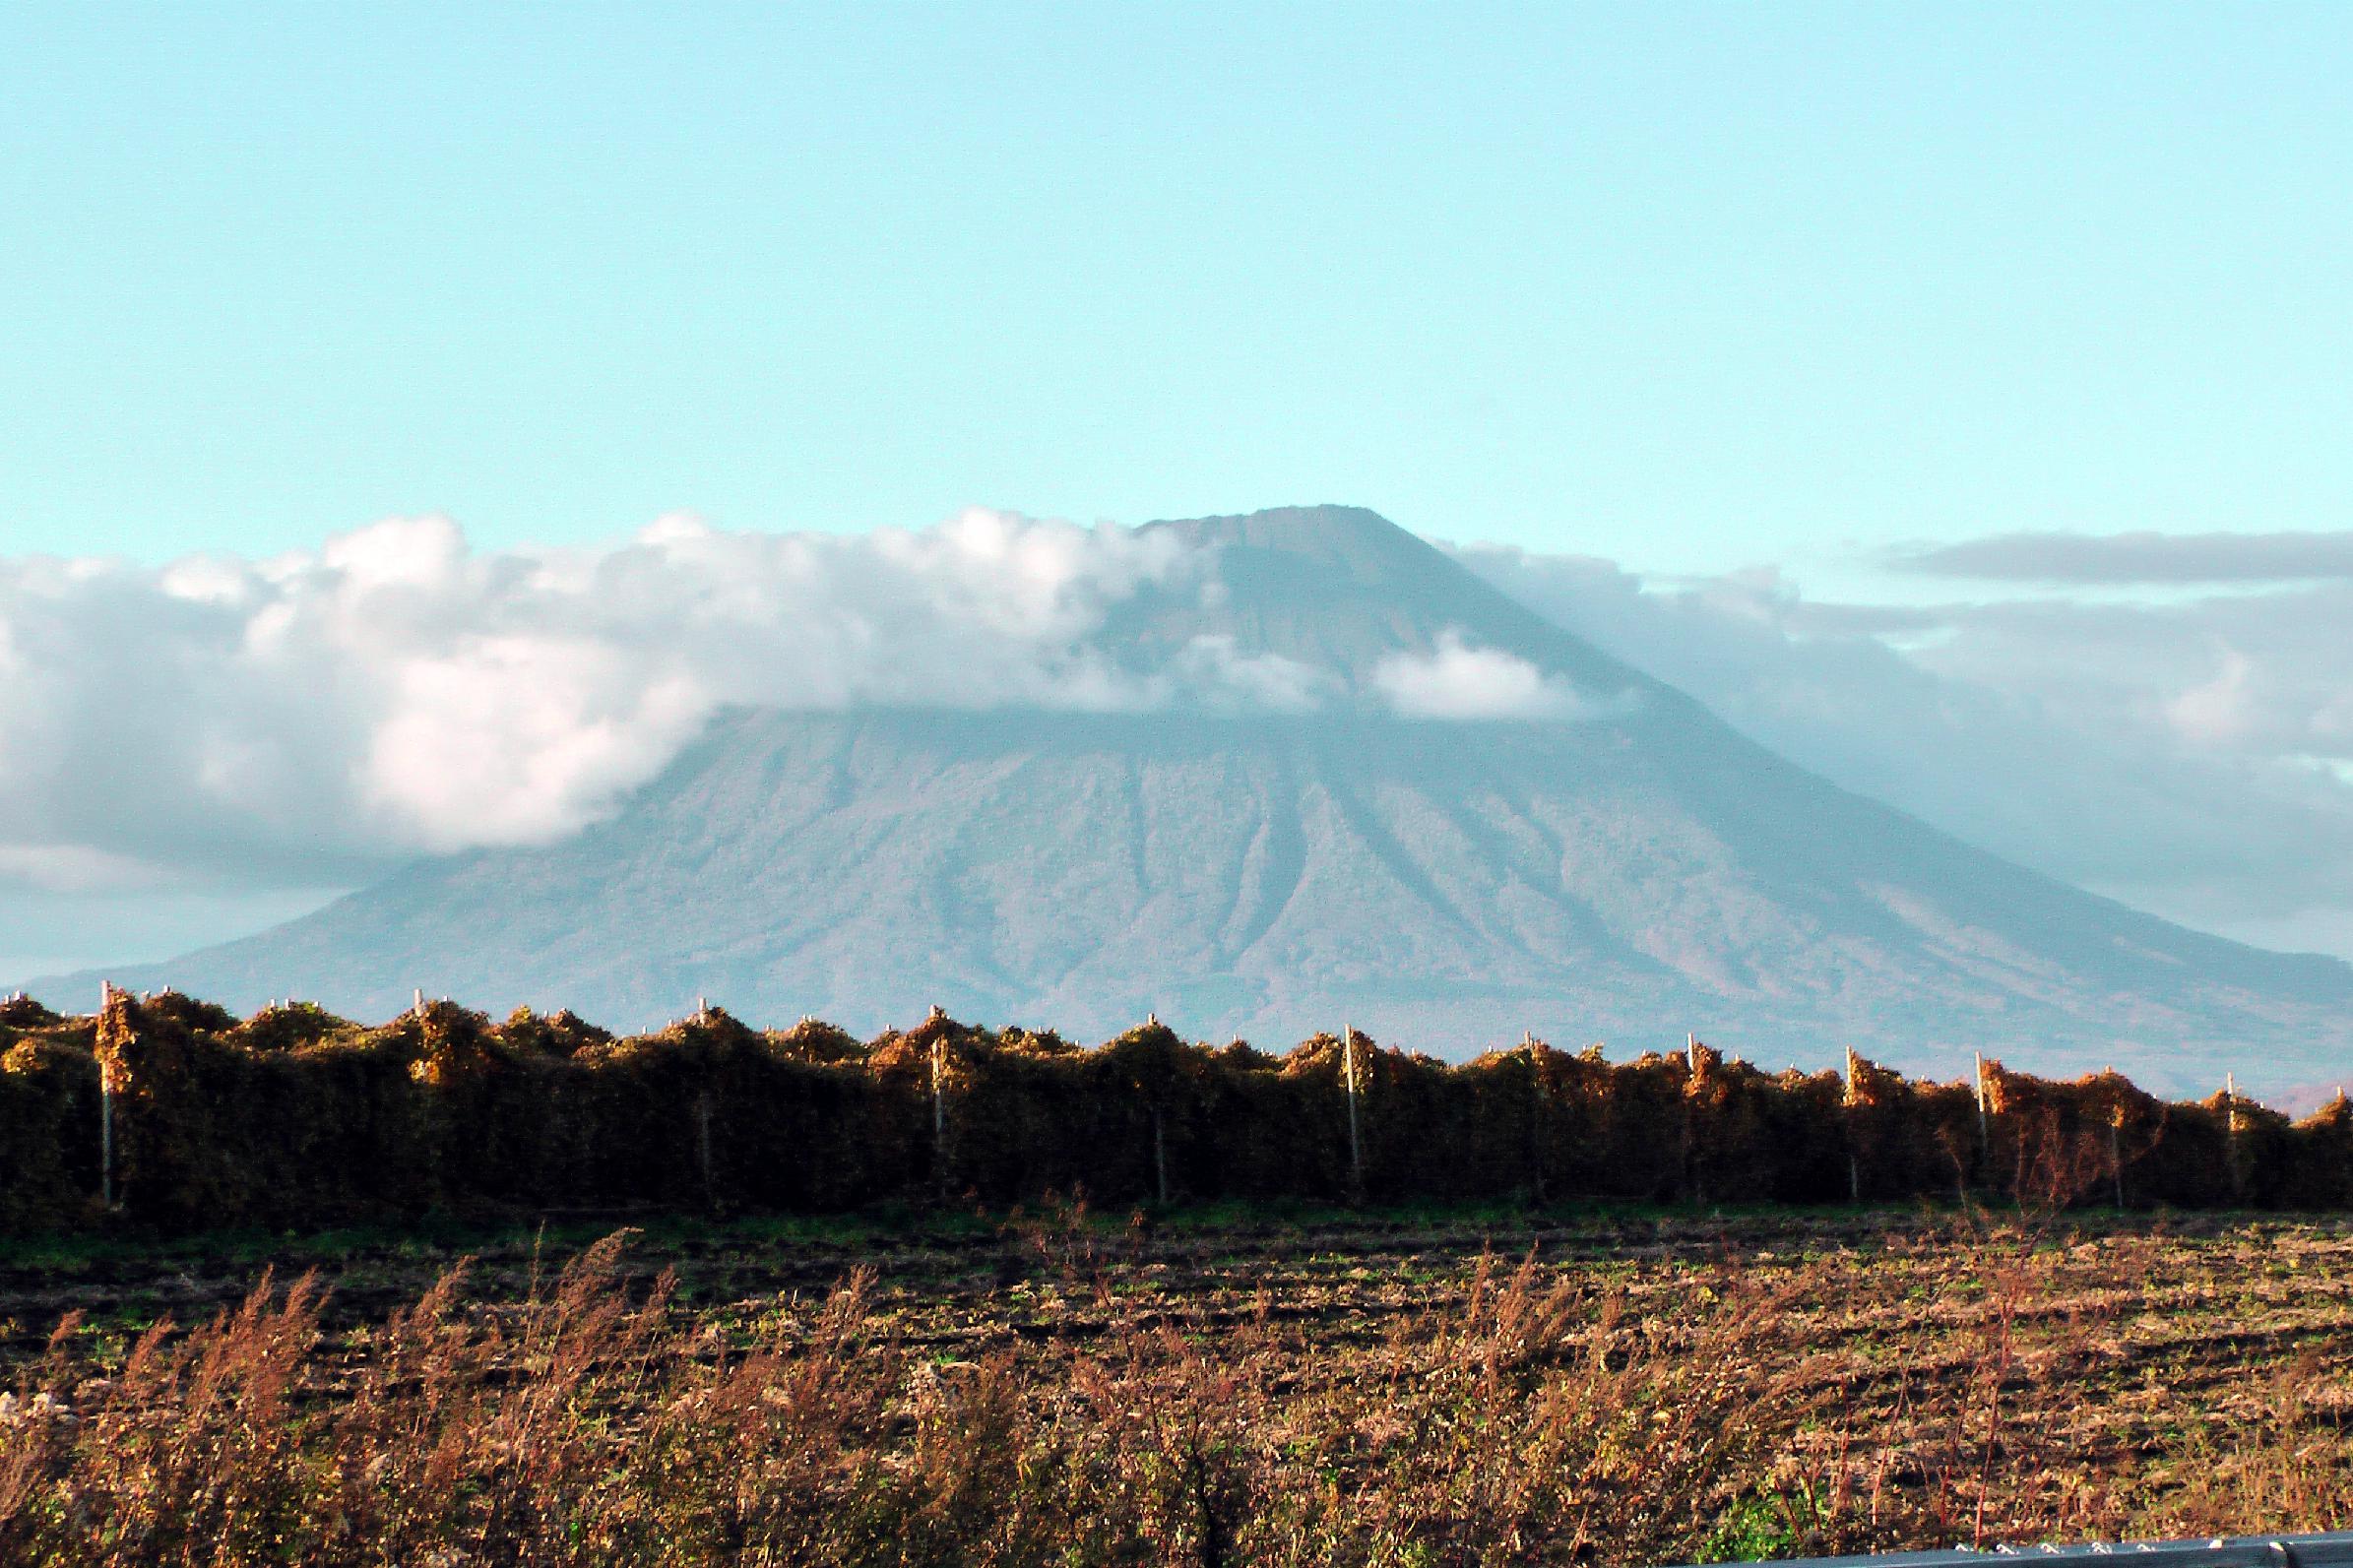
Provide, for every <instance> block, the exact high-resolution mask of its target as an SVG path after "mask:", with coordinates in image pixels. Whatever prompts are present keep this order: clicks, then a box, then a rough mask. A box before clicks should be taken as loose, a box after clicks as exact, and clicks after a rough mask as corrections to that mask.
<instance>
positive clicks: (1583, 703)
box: [1372, 630, 1607, 720]
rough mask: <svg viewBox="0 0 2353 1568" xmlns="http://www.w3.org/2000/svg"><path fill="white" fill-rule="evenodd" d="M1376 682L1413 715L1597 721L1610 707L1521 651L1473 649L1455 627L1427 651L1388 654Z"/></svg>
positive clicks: (1395, 705) (1392, 703) (1394, 705)
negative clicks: (1580, 690) (1423, 652)
mask: <svg viewBox="0 0 2353 1568" xmlns="http://www.w3.org/2000/svg"><path fill="white" fill-rule="evenodd" d="M1372 686H1373V689H1374V691H1376V692H1377V693H1378V694H1379V695H1380V696H1381V698H1382V699H1383V700H1384V701H1385V702H1387V704H1388V705H1389V707H1390V708H1391V709H1393V710H1394V711H1395V712H1396V713H1398V714H1399V715H1401V716H1402V717H1404V718H1407V719H1457V720H1477V719H1550V720H1574V719H1591V718H1595V717H1598V716H1599V715H1600V714H1601V713H1603V712H1604V711H1605V710H1606V707H1607V705H1604V704H1600V703H1596V702H1594V701H1592V700H1591V699H1588V698H1587V697H1585V696H1584V695H1583V694H1582V693H1580V692H1579V691H1578V690H1577V689H1576V688H1575V687H1574V686H1572V685H1570V684H1569V683H1568V682H1567V681H1565V680H1563V679H1561V678H1560V677H1559V676H1558V675H1548V674H1546V673H1545V672H1544V671H1543V670H1541V669H1539V668H1537V667H1536V666H1535V665H1534V664H1531V663H1529V662H1528V661H1527V660H1526V659H1521V658H1519V657H1518V656H1517V655H1515V654H1508V653H1505V652H1504V651H1502V650H1501V649H1496V648H1473V647H1471V646H1470V645H1469V644H1467V643H1465V642H1464V641H1463V638H1462V634H1461V633H1460V632H1457V631H1452V630H1449V631H1446V632H1444V633H1441V634H1440V635H1439V637H1438V640H1437V646H1436V647H1435V648H1433V649H1431V651H1430V652H1429V653H1427V654H1407V653H1397V654H1389V655H1386V656H1384V657H1383V658H1382V659H1380V660H1379V662H1377V663H1376V664H1375V665H1374V666H1373V669H1372Z"/></svg>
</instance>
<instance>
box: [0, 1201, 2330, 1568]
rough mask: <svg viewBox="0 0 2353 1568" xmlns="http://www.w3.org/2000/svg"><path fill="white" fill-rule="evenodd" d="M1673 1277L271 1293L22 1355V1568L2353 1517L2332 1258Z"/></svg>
mask: <svg viewBox="0 0 2353 1568" xmlns="http://www.w3.org/2000/svg"><path fill="white" fill-rule="evenodd" d="M1658 1234H1659V1235H1660V1236H1663V1237H1664V1238H1665V1239H1664V1240H1661V1241H1658V1242H1656V1243H1641V1242H1638V1241H1626V1238H1621V1240H1622V1242H1625V1243H1626V1244H1621V1245H1615V1246H1613V1247H1611V1248H1608V1249H1604V1248H1602V1247H1600V1246H1598V1245H1592V1244H1588V1243H1589V1241H1590V1238H1588V1240H1587V1242H1579V1243H1575V1244H1563V1242H1562V1241H1561V1239H1560V1238H1558V1237H1557V1236H1544V1235H1539V1236H1537V1237H1535V1238H1534V1240H1533V1241H1531V1242H1530V1243H1529V1245H1528V1247H1527V1250H1526V1253H1525V1255H1524V1256H1521V1257H1520V1258H1519V1261H1516V1262H1515V1261H1509V1260H1508V1255H1506V1256H1505V1257H1498V1255H1497V1254H1496V1253H1495V1252H1494V1251H1493V1250H1489V1249H1487V1248H1486V1247H1484V1246H1482V1247H1480V1248H1478V1249H1476V1250H1473V1249H1471V1248H1468V1247H1464V1246H1460V1245H1456V1244H1455V1243H1456V1242H1458V1241H1460V1240H1461V1239H1462V1238H1460V1237H1455V1238H1451V1239H1448V1238H1444V1237H1436V1238H1433V1237H1432V1236H1431V1235H1429V1234H1405V1235H1398V1234H1393V1233H1391V1234H1387V1235H1385V1236H1384V1235H1382V1234H1378V1233H1370V1234H1367V1235H1353V1234H1348V1235H1343V1236H1341V1237H1340V1238H1338V1239H1337V1240H1336V1239H1335V1237H1333V1236H1331V1235H1321V1236H1303V1237H1299V1238H1295V1245H1294V1247H1293V1249H1292V1253H1291V1255H1289V1256H1286V1255H1284V1254H1283V1253H1282V1252H1281V1250H1280V1249H1279V1248H1277V1249H1272V1250H1267V1249H1260V1255H1258V1256H1256V1257H1253V1256H1251V1255H1250V1254H1251V1249H1250V1247H1248V1246H1238V1247H1236V1249H1235V1255H1233V1256H1227V1255H1226V1254H1225V1253H1223V1252H1221V1251H1220V1248H1221V1247H1223V1246H1226V1245H1227V1244H1228V1243H1231V1242H1235V1241H1236V1240H1237V1238H1234V1237H1218V1236H1215V1235H1211V1236H1206V1237H1204V1236H1198V1235H1196V1236H1194V1237H1191V1238H1189V1239H1188V1240H1187V1241H1185V1243H1184V1244H1183V1245H1182V1246H1176V1245H1172V1244H1171V1243H1170V1242H1169V1241H1168V1240H1167V1238H1165V1237H1157V1236H1155V1235H1154V1234H1152V1233H1150V1232H1148V1231H1146V1230H1141V1229H1138V1230H1134V1231H1129V1232H1122V1231H1119V1230H1116V1229H1109V1230H1107V1229H1105V1228H1103V1227H1101V1226H1098V1225H1094V1224H1091V1223H1087V1222H1086V1221H1085V1219H1084V1217H1083V1216H1080V1215H1077V1214H1063V1215H1058V1216H1055V1217H1052V1218H1051V1219H1049V1221H1047V1222H1044V1223H1032V1224H1028V1225H1025V1226H1022V1227H1020V1228H1019V1230H1018V1231H1016V1232H1014V1233H1010V1234H1008V1235H1007V1236H1005V1237H1004V1238H1002V1239H1001V1240H1000V1241H996V1242H992V1243H991V1244H990V1245H989V1246H988V1247H986V1248H980V1249H976V1248H971V1247H963V1248H950V1247H942V1248H941V1249H940V1250H939V1255H938V1256H936V1257H928V1258H927V1259H926V1261H924V1262H923V1264H922V1267H921V1268H916V1267H913V1266H911V1265H910V1264H909V1263H908V1260H907V1258H905V1257H898V1258H889V1257H885V1258H883V1260H882V1261H883V1262H884V1264H885V1265H886V1267H885V1268H883V1269H880V1270H875V1269H868V1268H863V1267H855V1266H854V1267H852V1268H850V1269H849V1270H848V1271H847V1272H846V1273H845V1274H843V1275H842V1276H841V1277H840V1279H839V1281H838V1283H837V1284H835V1285H834V1286H832V1287H831V1288H828V1289H824V1290H821V1291H812V1292H807V1293H798V1292H795V1291H791V1290H787V1291H781V1292H780V1291H770V1292H766V1293H753V1294H750V1295H744V1296H740V1297H738V1298H735V1299H731V1300H711V1301H708V1302H703V1303H700V1304H689V1303H686V1302H684V1301H682V1300H681V1293H682V1288H683V1289H684V1290H693V1289H695V1286H692V1285H689V1286H685V1287H681V1286H680V1284H679V1277H677V1276H673V1275H672V1274H670V1273H668V1272H664V1273H662V1274H659V1275H654V1276H651V1277H649V1276H647V1275H646V1274H644V1273H643V1272H640V1271H637V1270H635V1269H634V1268H633V1266H632V1265H631V1263H630V1261H629V1248H628V1246H627V1240H626V1237H624V1236H615V1237H612V1238H608V1239H607V1240H605V1241H603V1242H601V1243H598V1244H597V1245H594V1246H591V1247H589V1248H587V1249H586V1250H584V1251H582V1252H581V1253H580V1254H578V1255H577V1256H575V1257H574V1258H572V1259H571V1260H570V1261H569V1262H568V1263H566V1264H564V1265H563V1267H561V1268H560V1269H557V1270H553V1271H550V1272H541V1271H540V1270H538V1269H536V1267H533V1266H532V1265H531V1264H530V1262H529V1261H528V1260H522V1261H519V1263H518V1266H517V1268H516V1269H515V1270H514V1271H513V1272H512V1274H511V1276H510V1275H506V1274H501V1273H499V1271H498V1270H497V1268H496V1266H495V1264H485V1265H484V1268H483V1270H482V1272H481V1273H479V1274H469V1273H468V1271H467V1270H465V1269H464V1268H451V1269H449V1270H448V1271H447V1272H445V1273H443V1274H442V1275H441V1277H440V1278H439V1279H438V1280H437V1281H436V1282H434V1283H433V1284H431V1285H430V1286H429V1287H427V1288H425V1289H423V1290H422V1291H421V1292H416V1293H413V1297H412V1299H410V1300H408V1301H407V1302H405V1303H404V1304H401V1305H399V1306H398V1307H397V1308H395V1309H393V1310H390V1311H389V1312H380V1313H376V1314H373V1315H359V1316H352V1315H349V1314H346V1313H344V1312H342V1311H341V1309H340V1307H339V1301H338V1297H337V1295H336V1293H335V1292H331V1291H329V1290H328V1289H326V1288H325V1287H324V1286H322V1284H321V1282H320V1281H319V1280H318V1279H317V1278H315V1277H310V1276H305V1277H303V1278H301V1279H299V1280H296V1281H295V1282H293V1283H292V1284H291V1285H286V1284H283V1283H281V1282H280V1281H278V1280H276V1279H273V1278H268V1277H265V1278H263V1279H262V1280H261V1281H259V1282H258V1283H257V1284H255V1285H254V1286H253V1287H252V1288H251V1289H250V1290H249V1292H248V1293H247V1294H246V1295H245V1297H244V1299H243V1301H242V1302H241V1304H238V1305H236V1306H234V1307H233V1308H231V1309H228V1310H223V1312H221V1313H220V1314H218V1315H217V1316H214V1317H212V1318H210V1319H209V1320H207V1321H203V1322H201V1323H198V1324H196V1325H195V1326H193V1327H188V1328H180V1327H175V1326H173V1325H172V1324H171V1323H170V1322H168V1321H159V1322H156V1323H154V1324H153V1325H151V1326H149V1327H147V1328H146V1329H145V1330H144V1331H142V1332H139V1333H137V1334H135V1335H133V1336H130V1337H127V1338H121V1339H117V1338H115V1337H113V1336H110V1335H107V1334H99V1333H94V1332H91V1331H90V1330H89V1329H88V1328H87V1327H86V1326H84V1325H83V1324H81V1323H79V1322H78V1321H76V1320H73V1319H69V1320H68V1321H66V1322H65V1323H64V1324H62V1325H60V1326H59V1328H58V1330H57V1332H56V1333H55V1334H53V1335H50V1336H49V1337H48V1338H47V1340H46V1342H45V1345H44V1346H43V1347H42V1348H38V1349H37V1350H36V1351H34V1352H33V1353H31V1354H27V1355H23V1356H20V1357H19V1358H18V1360H19V1365H18V1369H17V1374H16V1378H15V1386H14V1389H13V1391H12V1392H11V1393H10V1394H9V1395H8V1396H7V1398H6V1402H5V1408H4V1410H0V1562H6V1563H10V1564H14V1563H20V1562H21V1563H36V1564H52V1563H55V1564H91V1565H99V1564H151V1563H162V1564H171V1563H186V1564H197V1563H204V1564H227V1563H262V1562H272V1563H283V1562H297V1563H338V1564H340V1563H353V1564H361V1563H367V1564H374V1563H382V1564H403V1565H414V1564H448V1565H456V1564H472V1563H551V1564H554V1563H561V1564H575V1563H578V1564H590V1563H631V1564H635V1563H657V1564H664V1563H667V1564H701V1563H717V1562H753V1563H788V1562H790V1563H800V1562H823V1563H834V1562H842V1563H894V1564H896V1563H941V1564H947V1563H976V1564H978V1563H1005V1564H1015V1563H1040V1564H1045V1563H1185V1564H1231V1563H1293V1562H1299V1563H1305V1562H1315V1563H1343V1564H1348V1563H1363V1564H1374V1563H1381V1564H1388V1563H1400V1564H1402V1563H1535V1562H1668V1561H1678V1560H1686V1559H1688V1558H1692V1557H1725V1556H1732V1555H1742V1554H1748V1555H1756V1554H1767V1553H1770V1554H1782V1555H1788V1554H1798V1553H1805V1552H1821V1551H1830V1550H1849V1551H1852V1550H1862V1549H1874V1548H1884V1547H1894V1546H1899V1545H1931V1544H1946V1543H1958V1544H1970V1543H1980V1544H1983V1543H1991V1542H1994V1541H1997V1540H2028V1539H2039V1538H2051V1537H2064V1538H2085V1537H2114V1536H2120V1535H2127V1534H2137V1535H2176V1534H2192V1533H2206V1532H2213V1531H2243V1530H2256V1529H2273V1530H2278V1529H2317V1528H2322V1527H2325V1526H2328V1525H2330V1524H2333V1523H2336V1522H2339V1521H2341V1520H2342V1519H2344V1518H2345V1517H2346V1516H2347V1513H2348V1507H2347V1504H2348V1500H2349V1499H2353V1452H2349V1450H2348V1444H2347V1442H2346V1438H2345V1436H2344V1433H2343V1429H2342V1426H2341V1421H2342V1419H2343V1415H2344V1411H2345V1410H2346V1407H2347V1399H2348V1391H2349V1388H2353V1385H2349V1384H2348V1381H2347V1373H2348V1367H2349V1366H2353V1241H2348V1239H2347V1237H2346V1236H2345V1235H2344V1233H2343V1232H2341V1231H2339V1230H2337V1229H2334V1228H2330V1227H2323V1226H2318V1225H2310V1226H2298V1225H2286V1224H2270V1225H2267V1226H2265V1227H2263V1228H2261V1229H2254V1228H2249V1227H2241V1228H2236V1229H2234V1228H2230V1227H2224V1226H2216V1227H2213V1228H2210V1229H2207V1230H2205V1231H2202V1232H2198V1233H2194V1234H2190V1235H2172V1236H2168V1235H2159V1234H2153V1233H2146V1232H2122V1233H2119V1232H2101V1231H2093V1230H2078V1229H2062V1228H2056V1227H2053V1226H2048V1225H2045V1226H2036V1225H2025V1224H2009V1225H1990V1224H1987V1223H1982V1222H1981V1223H1952V1222H1937V1223H1892V1224H1889V1225H1887V1226H1885V1227H1884V1228H1883V1229H1881V1230H1879V1231H1876V1232H1871V1231H1866V1230H1864V1229H1861V1228H1849V1229H1847V1230H1844V1231H1833V1232H1830V1233H1829V1234H1827V1235H1823V1234H1814V1233H1810V1232H1805V1231H1803V1230H1798V1231H1792V1230H1789V1229H1786V1228H1785V1229H1783V1230H1780V1231H1775V1232H1772V1233H1769V1234H1765V1235H1747V1236H1744V1235H1740V1234H1735V1233H1726V1234H1722V1235H1719V1236H1718V1237H1716V1238H1715V1239H1714V1240H1712V1241H1709V1240H1704V1239H1702V1238H1699V1237H1697V1236H1696V1235H1694V1234H1692V1233H1688V1232H1685V1233H1680V1234H1679V1233H1671V1232H1669V1231H1666V1230H1664V1229H1662V1230H1661V1231H1659V1232H1658ZM1250 1239H1251V1238H1248V1237H1243V1238H1240V1240H1241V1241H1248V1240H1250ZM1499 1239H1501V1238H1499ZM1515 1239H1516V1238H1515ZM688 1278H689V1279H695V1278H699V1277H697V1276H693V1275H692V1274H691V1273H690V1274H689V1276H688ZM704 1293H712V1292H704ZM716 1293H717V1294H721V1295H724V1294H726V1293H727V1292H724V1291H721V1292H716Z"/></svg>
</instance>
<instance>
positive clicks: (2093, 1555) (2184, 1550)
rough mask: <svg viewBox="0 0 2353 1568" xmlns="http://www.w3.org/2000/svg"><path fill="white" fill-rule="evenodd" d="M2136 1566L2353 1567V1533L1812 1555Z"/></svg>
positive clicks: (1934, 1562) (1863, 1563) (1904, 1564)
mask: <svg viewBox="0 0 2353 1568" xmlns="http://www.w3.org/2000/svg"><path fill="white" fill-rule="evenodd" d="M2120 1557H2121V1558H2125V1559H2127V1560H2128V1561H2130V1564H2131V1568H2353V1531H2330V1532H2328V1533H2327V1534H2325V1535H2319V1536H2235V1537H2231V1538H2230V1539H2227V1540H2222V1539H2215V1540H2144V1541H2118V1542H2115V1543H2113V1544H2097V1543H2095V1544H2092V1545H2087V1546H1994V1547H1990V1548H1988V1549H1986V1550H1984V1551H1971V1550H1969V1549H1967V1548H1965V1547H1964V1548H1961V1549H1958V1550H1953V1551H1899V1552H1888V1553H1885V1554H1882V1555H1877V1556H1869V1557H1808V1558H1804V1559H1798V1560H1802V1561H1804V1562H1806V1563H1808V1564H1811V1565H1812V1568H1985V1565H1986V1564H1987V1563H1989V1562H2035V1563H2114V1562H2115V1560H2116V1559H2117V1558H2120Z"/></svg>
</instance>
